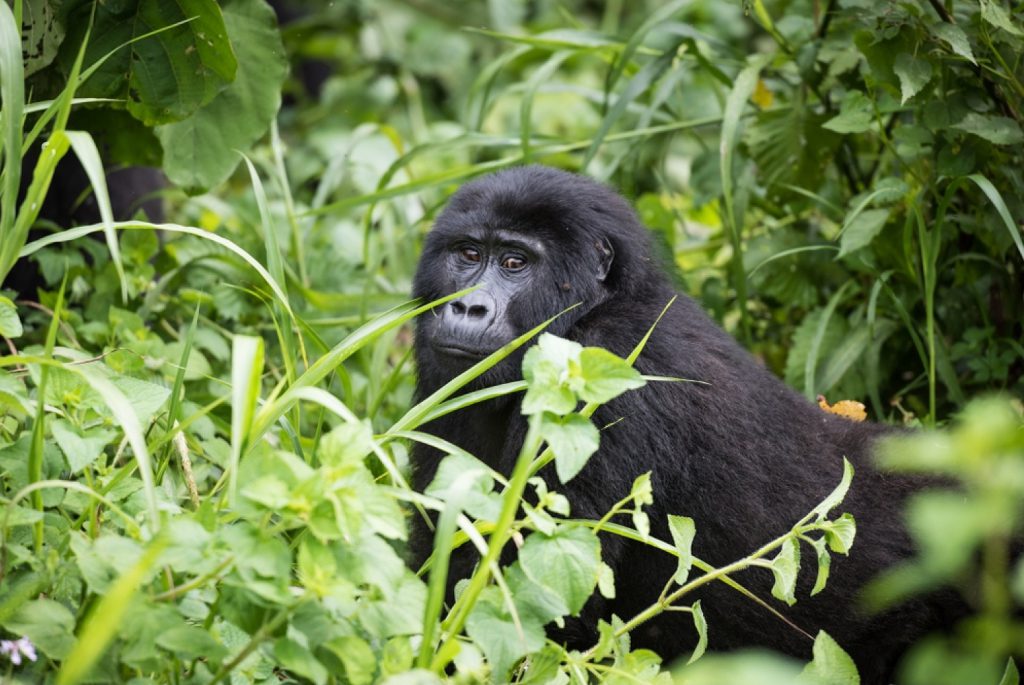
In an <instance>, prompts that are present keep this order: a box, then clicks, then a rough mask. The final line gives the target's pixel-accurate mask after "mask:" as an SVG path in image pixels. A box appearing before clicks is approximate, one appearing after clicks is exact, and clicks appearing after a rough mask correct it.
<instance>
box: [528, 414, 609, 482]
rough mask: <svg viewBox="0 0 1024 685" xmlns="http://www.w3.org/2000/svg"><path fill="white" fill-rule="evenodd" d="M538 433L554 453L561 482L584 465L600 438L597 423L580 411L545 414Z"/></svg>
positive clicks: (570, 478) (571, 476)
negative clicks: (554, 414) (560, 414)
mask: <svg viewBox="0 0 1024 685" xmlns="http://www.w3.org/2000/svg"><path fill="white" fill-rule="evenodd" d="M540 434H541V437H542V438H544V440H545V441H547V443H548V445H549V446H550V447H551V451H552V452H553V453H554V455H555V471H556V472H557V473H558V479H559V480H560V481H562V482H563V483H568V482H569V481H570V480H572V479H573V478H574V477H575V476H576V474H578V473H579V472H580V471H581V470H582V469H583V467H584V466H586V464H587V460H589V459H590V457H591V455H592V454H594V452H596V451H597V447H598V444H599V442H600V439H601V436H600V433H599V432H598V430H597V426H595V425H594V424H593V422H591V420H590V419H588V418H587V417H585V416H581V415H580V414H568V415H566V416H553V415H552V414H545V415H544V417H543V419H542V421H541V427H540Z"/></svg>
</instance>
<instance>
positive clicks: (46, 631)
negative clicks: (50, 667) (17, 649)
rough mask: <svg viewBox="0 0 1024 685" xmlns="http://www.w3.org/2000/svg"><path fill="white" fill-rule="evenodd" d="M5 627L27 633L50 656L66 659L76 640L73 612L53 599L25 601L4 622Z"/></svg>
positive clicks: (15, 631) (18, 632)
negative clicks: (73, 632)
mask: <svg viewBox="0 0 1024 685" xmlns="http://www.w3.org/2000/svg"><path fill="white" fill-rule="evenodd" d="M3 627H4V628H5V629H6V630H7V631H8V632H10V633H13V634H14V635H24V636H25V637H27V638H28V639H29V640H31V641H32V644H34V645H35V646H36V648H37V649H39V651H40V652H42V653H43V654H45V655H46V656H48V657H50V658H51V659H57V660H60V659H63V658H64V657H66V656H67V655H68V653H69V652H70V651H71V647H72V646H73V645H74V644H75V636H74V635H73V634H72V631H73V630H74V628H75V617H74V615H73V614H72V613H71V612H70V611H68V610H67V608H66V607H65V606H64V605H63V604H61V603H59V602H55V601H54V600H52V599H35V600H32V601H30V602H25V603H24V604H22V605H21V606H20V607H19V608H18V610H17V611H15V612H14V615H13V616H11V617H10V618H8V619H7V620H5V621H4V622H3Z"/></svg>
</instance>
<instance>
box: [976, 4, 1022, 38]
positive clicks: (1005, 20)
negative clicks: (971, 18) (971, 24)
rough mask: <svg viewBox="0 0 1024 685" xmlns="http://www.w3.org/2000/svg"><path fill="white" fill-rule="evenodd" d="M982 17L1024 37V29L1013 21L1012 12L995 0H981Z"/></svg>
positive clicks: (1013, 33)
mask: <svg viewBox="0 0 1024 685" xmlns="http://www.w3.org/2000/svg"><path fill="white" fill-rule="evenodd" d="M981 18H982V19H984V20H985V21H986V22H988V23H989V24H991V25H992V26H995V27H996V28H997V29H1002V30H1004V31H1006V32H1007V33H1009V34H1012V35H1014V36H1020V37H1024V30H1021V28H1020V27H1019V26H1017V25H1016V24H1014V23H1013V19H1012V18H1011V17H1010V13H1009V12H1007V11H1006V8H1004V7H1003V6H1002V5H1000V4H999V3H998V2H996V1H994V0H981Z"/></svg>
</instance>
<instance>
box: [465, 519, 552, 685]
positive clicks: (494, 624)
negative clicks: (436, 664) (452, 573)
mask: <svg viewBox="0 0 1024 685" xmlns="http://www.w3.org/2000/svg"><path fill="white" fill-rule="evenodd" d="M531 537H532V536H531ZM466 633H467V634H468V635H469V637H470V638H472V639H473V642H475V643H476V644H478V645H479V646H480V649H482V650H483V652H484V654H485V655H486V656H487V660H488V661H489V662H490V664H491V668H492V669H493V677H494V680H495V681H496V682H508V678H507V676H508V672H509V670H510V669H511V668H512V666H514V665H515V663H516V662H517V661H519V659H521V658H522V657H524V656H526V655H527V654H530V653H531V652H535V651H537V650H539V649H541V648H542V647H543V646H544V626H543V625H541V624H539V623H537V622H536V621H533V620H529V619H524V620H521V621H520V622H519V624H518V625H517V623H516V622H515V621H514V620H513V618H512V615H511V614H510V613H509V612H508V609H507V608H506V607H505V606H504V603H503V599H502V597H501V593H500V592H499V591H498V590H497V588H494V587H489V588H487V589H485V590H484V592H482V593H481V594H480V598H479V600H478V601H477V603H476V604H475V605H473V610H472V611H471V612H470V614H469V618H468V619H467V621H466Z"/></svg>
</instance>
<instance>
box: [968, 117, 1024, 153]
mask: <svg viewBox="0 0 1024 685" xmlns="http://www.w3.org/2000/svg"><path fill="white" fill-rule="evenodd" d="M953 128H955V129H958V130H960V131H966V132H967V133H970V134H972V135H975V136H978V137H979V138H983V139H984V140H987V141H988V142H990V143H993V144H994V145H1018V144H1020V143H1022V142H1024V132H1022V131H1021V128H1020V125H1019V124H1018V123H1017V122H1016V121H1014V120H1013V119H1010V118H1009V117H1000V116H995V115H989V114H978V113H977V112H968V113H967V115H966V116H965V117H964V118H963V119H961V120H960V123H957V124H953Z"/></svg>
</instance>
